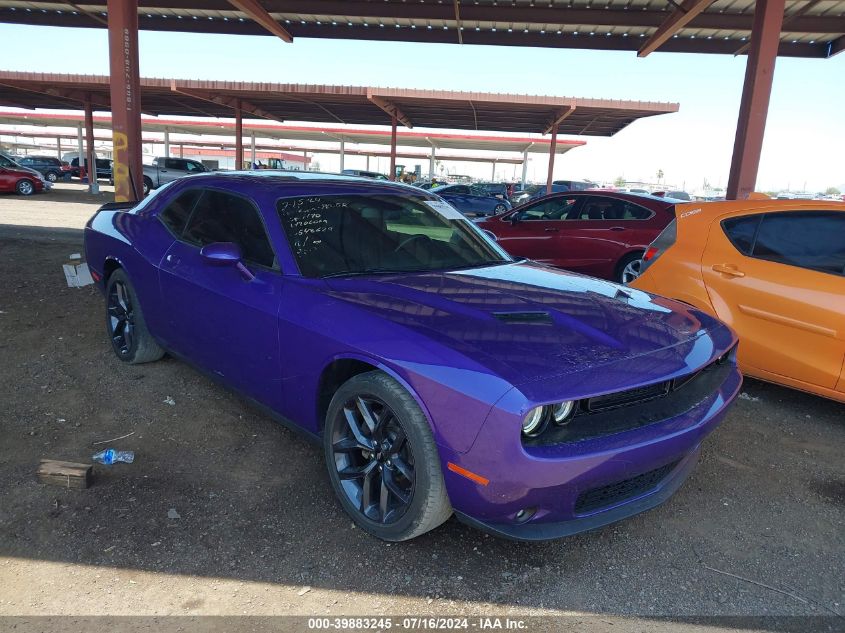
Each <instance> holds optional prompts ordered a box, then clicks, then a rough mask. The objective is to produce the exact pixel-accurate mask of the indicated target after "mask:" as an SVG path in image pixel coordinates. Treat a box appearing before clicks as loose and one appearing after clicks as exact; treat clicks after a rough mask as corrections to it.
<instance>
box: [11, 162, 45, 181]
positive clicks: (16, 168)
mask: <svg viewBox="0 0 845 633" xmlns="http://www.w3.org/2000/svg"><path fill="white" fill-rule="evenodd" d="M9 169H10V170H14V171H16V172H19V173H22V174H28V175H30V176H35V177H36V178H38V180H41V181H43V180H44V177H43V176H42V175H41V172H40V171H36V170H35V169H30V168H29V167H24V166H23V165H15V166H14V167H10V168H9Z"/></svg>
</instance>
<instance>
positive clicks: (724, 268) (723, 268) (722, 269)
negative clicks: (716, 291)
mask: <svg viewBox="0 0 845 633" xmlns="http://www.w3.org/2000/svg"><path fill="white" fill-rule="evenodd" d="M713 270H714V271H715V272H717V273H722V274H723V275H728V276H729V277H745V273H744V272H742V271H741V270H738V269H737V267H736V266H730V265H729V264H715V265H714V266H713Z"/></svg>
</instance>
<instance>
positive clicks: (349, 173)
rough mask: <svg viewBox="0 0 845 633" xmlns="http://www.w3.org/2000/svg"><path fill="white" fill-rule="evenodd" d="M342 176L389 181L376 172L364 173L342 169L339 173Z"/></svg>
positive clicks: (357, 170)
mask: <svg viewBox="0 0 845 633" xmlns="http://www.w3.org/2000/svg"><path fill="white" fill-rule="evenodd" d="M340 173H341V174H343V175H344V176H360V177H361V178H373V179H374V180H390V178H388V177H387V176H385V175H384V174H380V173H378V172H377V171H365V170H363V169H344V170H343V171H342V172H340Z"/></svg>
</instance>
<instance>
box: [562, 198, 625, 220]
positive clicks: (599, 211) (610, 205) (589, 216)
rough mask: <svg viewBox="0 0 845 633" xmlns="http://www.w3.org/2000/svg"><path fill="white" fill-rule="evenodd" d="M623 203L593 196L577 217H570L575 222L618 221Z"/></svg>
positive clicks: (585, 203) (588, 199)
mask: <svg viewBox="0 0 845 633" xmlns="http://www.w3.org/2000/svg"><path fill="white" fill-rule="evenodd" d="M621 207H622V202H621V201H620V200H614V199H612V198H599V197H597V196H593V197H590V198H587V201H586V202H584V205H583V206H582V207H581V209H580V210H579V212H578V214H577V217H570V218H569V219H571V220H574V219H577V220H618V219H621V218H619V217H618V216H619V215H620V214H621V213H622V210H621Z"/></svg>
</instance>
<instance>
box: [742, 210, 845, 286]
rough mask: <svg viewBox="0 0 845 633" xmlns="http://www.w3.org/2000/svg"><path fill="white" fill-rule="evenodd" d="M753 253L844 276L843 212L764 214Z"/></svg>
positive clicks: (844, 237)
mask: <svg viewBox="0 0 845 633" xmlns="http://www.w3.org/2000/svg"><path fill="white" fill-rule="evenodd" d="M752 254H753V256H754V257H757V258H760V259H767V260H769V261H773V262H779V263H781V264H788V265H790V266H798V267H800V268H810V269H812V270H819V271H822V272H826V273H833V274H836V275H845V213H841V212H836V211H830V212H824V211H807V212H797V213H769V214H766V215H764V216H763V219H762V221H761V223H760V228H759V229H758V231H757V239H756V241H755V242H754V248H753V251H752Z"/></svg>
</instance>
